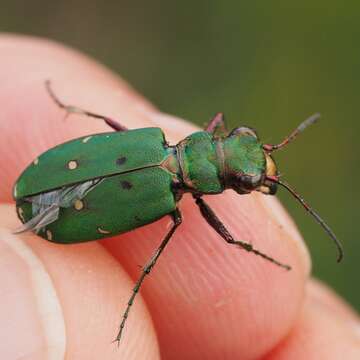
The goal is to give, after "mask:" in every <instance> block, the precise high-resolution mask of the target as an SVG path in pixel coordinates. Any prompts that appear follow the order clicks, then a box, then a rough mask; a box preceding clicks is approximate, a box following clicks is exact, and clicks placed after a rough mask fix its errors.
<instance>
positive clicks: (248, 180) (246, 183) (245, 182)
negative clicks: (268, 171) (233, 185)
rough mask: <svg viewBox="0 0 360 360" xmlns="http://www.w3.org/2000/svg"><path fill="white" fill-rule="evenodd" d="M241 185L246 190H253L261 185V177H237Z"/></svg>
mask: <svg viewBox="0 0 360 360" xmlns="http://www.w3.org/2000/svg"><path fill="white" fill-rule="evenodd" d="M237 180H238V182H239V185H240V186H242V187H243V188H245V189H248V190H253V189H255V188H256V187H258V186H259V185H260V183H261V175H255V176H251V175H240V176H238V177H237Z"/></svg>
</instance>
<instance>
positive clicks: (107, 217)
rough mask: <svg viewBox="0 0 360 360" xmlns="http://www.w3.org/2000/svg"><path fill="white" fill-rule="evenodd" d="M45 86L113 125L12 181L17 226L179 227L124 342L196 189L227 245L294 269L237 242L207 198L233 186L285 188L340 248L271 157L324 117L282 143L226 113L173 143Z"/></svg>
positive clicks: (91, 230)
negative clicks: (165, 220) (266, 140)
mask: <svg viewBox="0 0 360 360" xmlns="http://www.w3.org/2000/svg"><path fill="white" fill-rule="evenodd" d="M46 86H47V90H48V92H49V94H50V96H51V97H52V99H53V100H54V101H55V103H56V104H57V105H58V106H60V107H61V108H63V109H65V110H66V111H67V113H77V114H83V115H87V116H90V117H94V118H97V119H101V120H103V121H105V122H106V123H107V124H108V125H109V126H110V127H112V128H113V130H115V132H110V133H101V134H94V135H92V136H86V137H82V138H79V139H75V140H71V141H69V142H66V143H64V144H61V145H58V146H56V147H54V148H52V149H50V150H48V151H46V152H45V153H43V154H42V155H40V156H39V157H38V158H37V159H35V160H34V161H33V162H32V163H31V164H30V165H29V166H28V167H27V168H26V169H25V171H24V172H23V173H22V174H21V176H20V177H19V178H18V180H17V181H16V183H15V186H14V192H13V193H14V198H15V200H16V208H17V214H18V216H19V218H20V220H21V221H22V222H23V225H22V227H21V228H19V229H18V230H17V231H16V232H24V231H34V232H35V233H37V234H38V235H39V236H41V237H43V238H45V239H47V240H49V241H52V242H56V243H63V244H73V243H79V242H84V241H89V240H97V239H103V238H105V237H110V236H114V235H117V234H121V233H124V232H127V231H130V230H133V229H136V228H138V227H140V226H143V225H145V224H149V223H151V222H154V221H156V220H158V219H160V218H161V217H163V216H165V215H170V216H171V218H172V221H173V225H172V227H171V229H170V230H169V231H168V233H167V234H166V236H165V237H164V239H163V241H162V243H161V245H160V246H159V248H158V249H157V250H156V251H155V253H154V255H153V256H152V258H151V259H150V260H149V262H148V263H147V264H146V265H145V266H144V268H143V271H142V274H141V276H140V278H139V279H138V281H137V283H136V285H135V287H134V290H133V293H132V295H131V298H130V300H129V302H128V306H127V308H126V310H125V313H124V315H123V319H122V322H121V325H120V330H119V333H118V335H117V337H116V341H120V338H121V335H122V330H123V328H124V325H125V321H126V319H127V317H128V313H129V311H130V307H131V305H132V304H133V301H134V299H135V296H136V294H137V292H138V291H139V289H140V287H141V284H142V282H143V280H144V278H145V277H146V275H147V274H149V273H150V271H151V269H152V268H153V267H154V265H155V263H156V261H157V259H158V257H159V256H160V254H161V252H162V251H163V249H164V248H165V246H166V244H167V243H168V242H169V240H170V239H171V237H172V236H173V234H174V233H175V231H176V229H177V228H178V227H179V226H180V224H181V222H182V217H181V212H180V210H179V208H178V203H179V201H180V200H181V197H182V195H183V194H184V193H186V192H188V193H191V194H192V196H193V198H194V200H195V202H196V204H197V205H198V207H199V209H200V212H201V214H202V216H203V217H204V219H205V220H206V221H207V223H208V224H209V225H210V226H211V227H213V228H214V230H215V231H216V232H217V233H218V234H219V235H220V236H221V237H222V238H223V239H224V240H225V241H226V242H228V243H230V244H234V245H235V246H239V247H241V248H243V249H245V250H247V251H249V252H252V253H254V254H256V255H259V256H261V257H262V258H264V259H266V260H268V261H270V262H272V263H274V264H276V265H278V266H280V267H283V268H285V269H287V270H289V269H290V266H288V265H286V264H283V263H281V262H279V261H278V260H275V259H274V258H273V257H271V256H269V255H267V254H265V253H262V252H261V251H260V250H258V249H255V248H254V247H253V246H252V245H251V244H249V243H246V242H243V241H239V240H235V239H234V238H233V236H232V235H231V234H230V233H229V231H228V230H227V229H226V227H225V226H224V224H223V223H222V222H221V220H220V219H219V218H218V217H217V215H216V214H215V213H214V212H213V210H212V209H211V208H210V207H209V205H208V204H207V203H206V202H205V201H204V199H203V195H216V194H220V193H222V192H223V191H224V190H226V189H233V190H235V191H236V192H237V193H238V194H248V193H250V192H252V191H259V192H261V193H264V194H269V195H273V194H275V193H276V190H277V187H278V185H281V186H283V187H285V188H286V189H287V190H288V191H290V192H291V194H292V195H293V196H294V197H295V198H296V199H297V200H298V201H299V202H300V203H301V204H302V205H303V206H304V208H305V209H306V210H307V211H308V212H309V213H310V214H311V215H312V216H313V217H314V218H315V220H316V221H317V222H318V223H319V224H320V225H321V226H322V227H323V228H324V229H325V231H326V232H327V233H328V234H329V235H330V236H331V238H332V239H333V240H334V241H335V244H336V245H337V248H338V251H339V257H338V261H340V260H341V258H342V247H341V244H340V243H339V242H338V240H337V239H336V237H335V235H334V234H333V232H332V231H331V230H330V228H329V227H328V226H327V225H326V224H325V223H324V221H323V220H322V219H321V218H320V217H319V215H318V214H317V213H316V212H314V210H312V209H311V208H310V207H309V206H308V205H307V204H306V203H305V201H304V200H303V199H302V198H301V197H300V196H299V195H298V194H297V193H296V192H295V191H294V190H292V189H291V188H290V187H289V185H288V184H286V183H285V182H283V181H282V180H280V178H279V175H278V172H277V168H276V165H275V162H274V160H273V158H272V156H271V153H272V152H273V151H274V150H277V149H279V148H282V147H283V146H285V145H286V144H288V143H289V142H290V141H291V140H293V139H294V138H295V137H296V136H297V135H298V134H299V133H300V132H301V131H303V130H304V129H305V128H306V127H307V126H308V125H310V124H312V123H314V122H315V121H316V120H317V119H318V118H319V115H318V114H315V115H313V116H311V117H310V118H308V119H307V120H305V121H304V122H303V123H302V124H301V125H300V126H299V127H298V128H297V129H295V131H293V132H292V133H291V134H290V135H289V136H288V137H286V138H285V140H284V141H283V142H281V143H280V144H278V145H269V144H262V143H261V142H260V140H259V139H258V136H257V134H256V132H255V131H254V130H253V129H251V128H248V127H238V128H236V129H234V130H232V131H228V130H227V129H226V126H225V122H224V117H223V114H222V113H218V114H217V115H216V116H215V117H214V118H213V119H212V120H211V121H210V123H209V124H208V125H207V127H206V128H205V130H204V131H198V132H195V133H193V134H191V135H189V136H187V137H186V138H185V139H183V140H182V141H180V142H179V143H178V144H176V145H170V144H168V142H167V141H166V139H165V137H164V134H163V132H162V130H161V129H160V128H144V129H135V130H128V129H127V128H125V127H124V126H123V125H121V124H120V123H118V122H116V121H114V120H112V119H110V118H108V117H105V116H102V115H98V114H95V113H92V112H89V111H85V110H82V109H80V108H77V107H74V106H69V105H65V104H63V103H62V102H61V101H60V100H59V99H58V98H57V97H56V95H55V94H54V92H53V91H52V89H51V87H50V83H49V82H47V83H46Z"/></svg>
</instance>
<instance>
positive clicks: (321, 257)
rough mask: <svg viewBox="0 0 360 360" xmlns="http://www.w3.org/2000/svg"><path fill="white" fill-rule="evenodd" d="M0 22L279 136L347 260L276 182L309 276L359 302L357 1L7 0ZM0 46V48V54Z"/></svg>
mask: <svg viewBox="0 0 360 360" xmlns="http://www.w3.org/2000/svg"><path fill="white" fill-rule="evenodd" d="M0 4H1V12H0V30H1V31H8V32H18V33H25V34H33V35H38V36H45V37H49V38H52V39H56V40H59V41H61V42H64V43H66V44H68V45H71V46H73V47H75V48H78V49H80V50H82V51H84V52H85V53H87V54H89V55H91V56H93V57H94V58H96V59H98V60H99V61H101V62H103V63H104V64H106V65H107V66H109V67H110V68H112V69H113V70H114V71H116V72H117V73H119V74H120V75H121V76H122V77H124V78H125V79H126V80H127V81H128V82H129V83H131V84H132V85H133V86H134V87H135V88H137V89H138V90H139V91H140V92H141V93H143V94H144V95H145V96H146V97H148V98H149V99H150V100H151V101H152V102H153V103H154V104H155V105H157V106H158V107H159V108H160V109H161V110H163V111H164V112H168V113H172V114H175V115H177V116H180V117H183V118H185V119H188V120H190V121H193V122H195V123H197V124H199V125H202V124H203V123H204V122H205V121H207V120H208V119H209V118H210V117H211V115H213V114H214V113H215V112H217V111H223V112H225V114H226V117H227V121H228V123H229V125H230V126H236V125H239V124H247V125H250V126H252V127H254V128H256V129H257V130H258V132H259V133H260V136H261V137H262V139H264V140H266V141H267V142H278V141H280V140H281V139H282V138H283V137H284V136H285V135H286V134H288V133H289V132H290V131H291V130H293V128H294V127H295V126H297V125H298V124H299V122H300V121H302V120H303V119H304V118H305V117H307V116H308V115H310V114H312V113H314V112H317V111H319V112H321V113H322V115H323V117H322V120H321V122H320V123H318V124H317V125H315V126H314V127H312V128H311V130H310V129H309V130H307V131H306V133H305V134H304V135H303V136H301V137H300V138H299V139H298V140H297V141H296V143H293V144H292V145H291V146H289V147H288V148H287V149H286V150H284V151H281V152H279V153H276V160H277V162H278V165H279V167H280V169H281V172H282V174H284V175H285V176H286V179H287V180H288V181H289V183H290V184H292V185H293V186H294V187H295V188H296V189H297V190H298V191H299V192H300V193H301V194H302V195H303V196H304V197H305V199H307V200H308V201H309V203H310V204H311V205H312V206H313V207H314V208H315V209H317V210H318V211H319V213H320V214H321V215H322V216H323V217H324V219H326V221H327V222H328V223H329V224H331V227H332V228H333V229H334V231H335V232H336V233H337V235H338V237H339V238H340V239H341V240H342V241H343V243H344V247H345V252H346V256H345V261H344V262H343V263H342V264H340V265H337V264H336V261H335V258H336V257H335V249H334V247H333V245H332V244H331V241H330V239H329V238H327V236H326V235H325V233H324V232H323V231H322V229H321V228H320V227H319V226H318V225H316V224H315V222H314V221H313V220H312V219H310V218H309V217H308V216H307V215H306V214H305V212H304V210H303V209H302V208H300V207H299V206H298V204H297V203H295V201H294V200H293V199H292V198H291V197H290V196H289V195H288V194H287V193H285V192H284V191H279V193H280V194H279V197H280V198H281V200H282V201H283V203H284V204H285V205H286V207H287V208H288V209H289V211H290V212H291V214H292V215H293V217H294V218H295V220H296V223H297V224H298V226H299V228H300V230H301V232H302V234H303V236H304V238H305V239H306V241H307V244H308V245H309V247H310V249H311V253H312V257H313V269H314V273H315V275H316V276H318V277H319V278H321V279H324V280H325V281H326V282H327V283H329V284H330V285H331V286H333V287H334V288H335V289H337V291H338V292H339V293H341V294H342V295H343V296H345V297H346V298H347V299H348V300H349V301H350V302H351V303H352V304H353V305H354V306H355V307H356V308H357V309H358V310H359V309H360V287H359V283H358V280H356V279H357V276H359V262H360V261H359V260H360V257H359V253H360V241H359V238H360V229H359V227H358V225H359V223H360V222H359V223H358V221H359V215H358V214H359V205H360V204H359V200H360V196H359V191H360V190H359V189H360V186H359V183H360V181H359V180H360V169H359V150H358V149H357V146H358V145H357V139H358V134H359V131H360V122H359V110H360V109H359V107H360V99H359V90H360V46H359V42H358V41H359V39H360V26H359V15H360V2H359V1H346V2H341V1H329V0H327V1H325V0H312V1H302V2H289V1H251V2H250V1H239V0H237V1H235V0H232V1H231V0H222V1H220V0H218V1H211V0H210V1H196V2H195V1H191V2H190V1H181V2H180V1H177V2H171V1H166V0H159V1H156V0H155V1H137V2H134V1H130V0H128V1H123V0H118V1H115V0H113V1H106V2H104V1H100V0H97V1H88V0H86V1H85V0H80V1H76V2H74V1H59V2H54V1H17V0H15V1H9V0H1V1H0ZM0 56H1V54H0Z"/></svg>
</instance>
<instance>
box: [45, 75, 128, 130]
mask: <svg viewBox="0 0 360 360" xmlns="http://www.w3.org/2000/svg"><path fill="white" fill-rule="evenodd" d="M45 86H46V90H47V92H48V94H49V95H50V97H51V98H52V99H53V100H54V102H55V103H56V105H58V106H59V107H60V108H61V109H64V110H65V111H66V113H67V115H68V114H82V115H86V116H90V117H93V118H95V119H101V120H103V121H105V123H106V124H107V125H109V126H110V127H111V128H112V129H114V130H115V131H126V130H128V128H127V127H125V126H124V125H121V124H120V123H119V122H118V121H116V120H113V119H111V118H109V117H106V116H103V115H99V114H96V113H93V112H91V111H87V110H83V109H81V108H78V107H76V106H72V105H66V104H64V103H63V102H62V101H61V100H60V99H59V98H58V97H57V96H56V94H55V93H54V91H53V89H52V88H51V82H50V80H46V82H45Z"/></svg>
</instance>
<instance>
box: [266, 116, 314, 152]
mask: <svg viewBox="0 0 360 360" xmlns="http://www.w3.org/2000/svg"><path fill="white" fill-rule="evenodd" d="M319 118H320V114H319V113H316V114H314V115H311V116H310V117H309V118H307V119H306V120H305V121H303V122H302V123H301V124H300V125H299V126H298V127H297V128H296V129H295V130H294V131H293V132H292V133H291V134H290V135H289V136H287V137H286V138H285V139H284V140H283V141H282V142H281V143H280V144H277V145H270V144H264V145H263V149H264V150H265V151H267V152H272V151H274V150H278V149H281V148H282V147H284V146H285V145H287V144H288V143H289V142H290V141H293V140H294V139H295V138H296V137H297V136H298V135H299V134H300V133H301V132H303V131H304V130H305V129H306V128H307V127H308V126H309V125H312V124H314V123H315V122H316V121H317V120H318V119H319Z"/></svg>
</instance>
